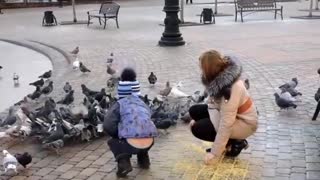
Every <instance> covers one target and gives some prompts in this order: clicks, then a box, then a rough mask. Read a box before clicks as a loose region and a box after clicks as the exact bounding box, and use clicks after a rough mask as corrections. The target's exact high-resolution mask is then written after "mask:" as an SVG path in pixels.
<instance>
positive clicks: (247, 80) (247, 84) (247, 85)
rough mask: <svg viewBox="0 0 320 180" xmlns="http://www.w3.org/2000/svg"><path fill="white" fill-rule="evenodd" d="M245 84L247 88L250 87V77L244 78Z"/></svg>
mask: <svg viewBox="0 0 320 180" xmlns="http://www.w3.org/2000/svg"><path fill="white" fill-rule="evenodd" d="M244 86H245V87H246V89H247V90H249V89H250V82H249V79H245V80H244Z"/></svg>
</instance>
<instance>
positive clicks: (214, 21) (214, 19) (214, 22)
mask: <svg viewBox="0 0 320 180" xmlns="http://www.w3.org/2000/svg"><path fill="white" fill-rule="evenodd" d="M213 24H216V16H214V15H213Z"/></svg>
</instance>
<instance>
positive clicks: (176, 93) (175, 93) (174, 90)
mask: <svg viewBox="0 0 320 180" xmlns="http://www.w3.org/2000/svg"><path fill="white" fill-rule="evenodd" d="M168 96H172V97H176V98H182V97H189V95H188V94H186V93H184V92H182V91H180V90H179V89H178V88H177V87H175V86H174V87H172V88H171V91H170V93H169V94H168Z"/></svg>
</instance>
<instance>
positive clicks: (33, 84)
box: [29, 78, 44, 87]
mask: <svg viewBox="0 0 320 180" xmlns="http://www.w3.org/2000/svg"><path fill="white" fill-rule="evenodd" d="M29 85H30V86H36V87H37V86H40V87H42V86H43V85H44V80H43V79H42V78H41V79H40V80H37V81H35V82H32V83H30V84H29Z"/></svg>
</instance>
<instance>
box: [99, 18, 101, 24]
mask: <svg viewBox="0 0 320 180" xmlns="http://www.w3.org/2000/svg"><path fill="white" fill-rule="evenodd" d="M99 24H100V26H101V18H99Z"/></svg>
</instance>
